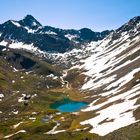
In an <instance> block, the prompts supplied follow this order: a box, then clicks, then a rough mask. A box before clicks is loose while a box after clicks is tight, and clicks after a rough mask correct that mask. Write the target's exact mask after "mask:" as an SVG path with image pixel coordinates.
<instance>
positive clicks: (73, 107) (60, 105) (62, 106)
mask: <svg viewBox="0 0 140 140" xmlns="http://www.w3.org/2000/svg"><path fill="white" fill-rule="evenodd" d="M86 106H87V103H86V102H78V101H73V100H70V99H69V98H64V99H62V100H60V101H57V102H55V103H53V104H51V105H50V107H51V108H53V109H56V110H58V111H60V112H76V111H79V110H80V109H82V108H84V107H86Z"/></svg>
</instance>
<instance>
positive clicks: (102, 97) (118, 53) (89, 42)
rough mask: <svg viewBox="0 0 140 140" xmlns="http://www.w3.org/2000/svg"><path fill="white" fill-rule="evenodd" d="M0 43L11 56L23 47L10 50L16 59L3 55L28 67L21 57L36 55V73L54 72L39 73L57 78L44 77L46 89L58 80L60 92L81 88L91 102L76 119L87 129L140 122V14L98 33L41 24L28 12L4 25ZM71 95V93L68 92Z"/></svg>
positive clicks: (96, 130)
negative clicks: (22, 17)
mask: <svg viewBox="0 0 140 140" xmlns="http://www.w3.org/2000/svg"><path fill="white" fill-rule="evenodd" d="M0 46H1V47H2V51H1V52H2V53H4V52H5V53H6V52H7V54H8V55H10V49H11V51H13V52H14V51H15V50H18V51H21V52H20V53H19V52H18V53H19V54H20V55H19V54H17V52H14V56H13V54H11V55H12V60H11V56H9V57H8V55H6V54H3V55H4V60H6V61H8V63H10V62H12V63H10V64H13V63H14V60H15V62H16V63H17V65H18V67H19V68H23V66H21V63H19V62H22V60H27V58H26V56H30V58H32V57H33V58H34V57H35V58H34V60H32V61H31V60H30V59H29V60H28V62H29V61H30V63H32V67H31V68H32V69H30V71H31V73H32V72H33V71H37V72H38V71H39V72H40V69H41V74H42V71H43V70H45V71H47V74H48V73H49V74H51V76H50V75H49V76H48V75H47V76H46V75H45V76H44V77H43V76H42V75H43V74H44V73H43V74H42V75H41V76H40V77H39V78H40V79H41V78H42V79H43V80H44V79H45V78H46V79H47V78H50V77H51V78H52V77H53V78H52V79H53V80H54V81H55V82H54V81H53V82H51V83H50V84H48V83H49V82H48V83H47V82H45V83H43V82H42V81H41V82H42V83H43V86H44V85H45V86H46V84H48V85H47V89H49V88H53V85H55V88H57V90H58V89H59V88H62V89H61V90H60V91H61V92H62V91H63V89H65V88H66V89H65V91H63V93H65V92H66V91H67V90H71V89H72V90H73V89H74V90H76V91H78V93H80V94H81V96H82V97H83V99H82V100H84V101H87V102H88V103H89V105H88V106H87V107H86V108H84V109H82V110H81V111H80V112H79V116H78V117H79V118H78V119H77V120H76V121H77V122H79V124H80V127H84V126H85V128H86V126H91V127H88V132H90V133H96V134H98V135H100V136H104V135H107V134H109V133H111V132H113V131H115V130H118V129H120V128H123V127H126V126H129V125H131V124H135V123H138V122H139V121H140V113H139V111H140V17H139V16H138V17H134V18H133V19H131V20H130V21H128V22H127V23H126V24H124V25H123V26H121V27H120V28H118V29H116V30H114V31H113V30H112V31H108V30H106V31H103V32H94V31H92V30H90V29H87V28H83V29H80V30H74V29H71V30H63V29H59V28H54V27H50V26H42V25H41V24H40V23H39V22H38V21H37V20H36V19H35V18H34V17H32V16H31V15H27V16H26V17H25V18H24V19H22V20H20V21H14V20H9V21H7V22H5V23H3V24H1V25H0ZM13 52H12V53H13ZM25 52H28V53H29V54H26V53H25ZM22 53H23V54H24V53H25V54H24V57H23V56H22ZM31 56H32V57H31ZM36 56H37V58H38V59H37V58H36ZM17 57H18V59H19V58H20V60H17V59H16V58H17ZM36 59H37V60H36ZM42 60H43V62H42ZM40 61H41V62H40ZM44 61H45V62H44ZM26 62H27V61H26ZM46 62H47V64H46ZM42 63H43V64H45V68H44V66H43V68H42V65H43V64H42ZM48 63H49V64H48ZM53 66H56V67H57V68H54V67H53ZM40 67H41V68H40ZM58 67H59V68H58ZM38 69H39V70H38ZM42 69H43V70H42ZM57 70H59V72H56V71H57ZM17 71H18V69H17ZM52 73H53V74H52ZM39 74H40V73H39ZM55 74H56V75H55ZM52 75H53V76H52ZM51 78H50V79H51ZM42 79H41V80H42ZM50 79H49V80H50ZM47 80H48V79H47ZM49 80H48V81H49ZM41 82H40V83H39V84H38V85H41ZM54 91H56V89H53V90H52V91H51V92H54ZM61 92H60V93H61ZM75 94H76V93H75ZM70 95H71V92H70V94H69V95H67V96H70ZM73 96H74V95H73V94H72V97H73ZM74 97H75V96H74ZM41 99H42V97H41ZM53 99H54V97H53ZM43 103H44V102H43ZM81 116H84V117H81ZM76 121H75V122H74V124H75V123H76V124H77V122H76ZM72 126H73V125H72ZM76 126H78V125H76ZM74 128H75V127H74ZM74 128H73V127H71V129H72V131H74V132H75V131H77V130H78V129H76V130H73V129H74ZM71 129H68V131H69V130H71ZM66 131H67V130H66Z"/></svg>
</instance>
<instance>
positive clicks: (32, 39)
mask: <svg viewBox="0 0 140 140" xmlns="http://www.w3.org/2000/svg"><path fill="white" fill-rule="evenodd" d="M0 33H1V36H0V41H2V40H9V41H11V43H12V42H23V43H25V44H33V45H34V46H35V47H38V48H39V49H41V50H43V51H49V52H61V53H64V52H66V51H67V50H71V49H73V48H74V47H78V46H80V45H81V44H82V43H85V42H89V41H97V40H101V39H103V38H104V37H106V36H107V35H108V34H109V33H110V31H103V32H93V31H92V30H90V29H87V28H83V29H81V30H74V29H71V30H63V29H59V28H54V27H50V26H42V25H41V24H40V23H39V22H38V21H37V20H36V19H35V18H34V17H33V16H31V15H27V16H26V17H25V18H24V19H22V20H20V21H14V20H9V21H7V22H5V23H3V24H1V25H0ZM66 35H70V36H75V38H74V39H72V40H71V39H69V38H67V37H66ZM76 42H78V43H76Z"/></svg>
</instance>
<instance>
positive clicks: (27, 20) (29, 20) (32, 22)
mask: <svg viewBox="0 0 140 140" xmlns="http://www.w3.org/2000/svg"><path fill="white" fill-rule="evenodd" d="M19 23H20V24H21V25H22V26H27V27H29V28H32V27H39V26H42V25H41V24H40V23H39V22H38V21H37V20H36V19H35V18H34V17H33V16H32V15H26V16H25V17H24V19H22V20H20V21H19Z"/></svg>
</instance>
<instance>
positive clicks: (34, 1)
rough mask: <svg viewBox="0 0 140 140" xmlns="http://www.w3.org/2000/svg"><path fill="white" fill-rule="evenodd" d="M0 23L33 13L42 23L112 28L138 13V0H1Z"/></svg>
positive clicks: (66, 27)
mask: <svg viewBox="0 0 140 140" xmlns="http://www.w3.org/2000/svg"><path fill="white" fill-rule="evenodd" d="M0 5H1V6H0V15H1V17H0V23H3V22H5V21H6V20H8V19H15V20H19V19H22V18H23V17H24V16H25V15H27V14H31V15H33V16H34V17H35V18H36V19H37V20H38V21H39V22H41V23H42V24H43V25H50V26H54V27H60V28H65V29H68V28H75V29H80V28H83V27H88V28H91V29H92V30H94V31H101V30H106V29H115V28H118V27H119V26H121V25H122V24H123V23H125V22H127V21H128V20H129V19H130V18H132V17H134V16H138V15H140V0H0Z"/></svg>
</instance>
